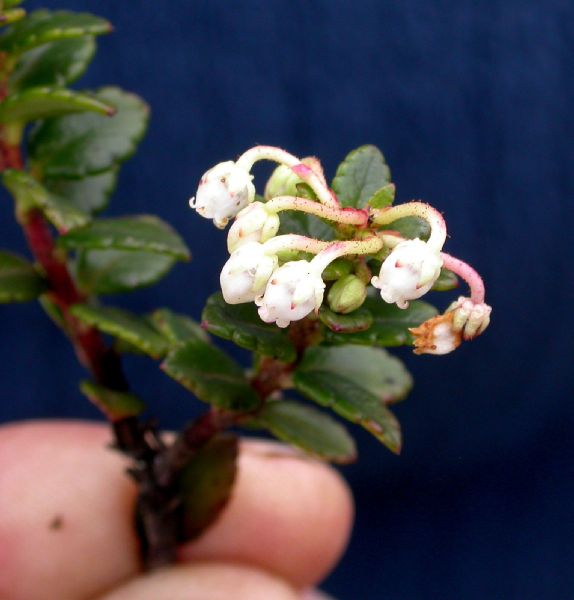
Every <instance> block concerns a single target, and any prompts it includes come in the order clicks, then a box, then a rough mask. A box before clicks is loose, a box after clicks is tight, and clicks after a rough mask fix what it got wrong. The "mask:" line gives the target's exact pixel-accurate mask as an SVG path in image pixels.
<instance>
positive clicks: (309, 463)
mask: <svg viewBox="0 0 574 600" xmlns="http://www.w3.org/2000/svg"><path fill="white" fill-rule="evenodd" d="M109 443H110V433H109V431H108V429H107V428H106V427H105V426H103V425H97V424H89V423H82V422H51V421H49V422H30V423H25V424H15V425H7V426H4V427H0V600H159V599H161V600H230V599H233V600H271V599H273V600H301V599H302V598H304V599H305V600H312V599H314V598H316V599H317V600H318V599H319V598H322V596H319V595H315V594H316V592H313V591H309V590H310V589H311V588H313V587H314V586H315V585H316V584H318V583H319V582H320V581H321V579H323V578H324V577H325V575H326V574H327V573H328V572H329V571H330V570H331V569H332V568H333V566H334V565H335V563H336V562H337V560H338V559H339V557H340V555H341V553H342V552H343V550H344V548H345V546H346V543H347V541H348V537H349V532H350V528H351V523H352V517H353V504H352V499H351V495H350V492H349V490H348V488H347V486H346V484H345V483H344V481H343V480H342V478H341V477H340V476H339V475H338V474H337V473H336V472H335V471H334V470H332V469H331V468H329V467H327V466H325V465H323V464H321V463H319V462H316V461H313V460H309V459H306V458H303V457H302V456H300V455H298V454H295V453H293V452H291V451H290V450H288V449H286V448H285V447H283V446H280V445H278V444H273V443H269V442H261V441H244V442H242V444H241V454H240V461H239V472H238V477H237V482H236V487H235V490H234V494H233V498H232V500H231V502H230V503H229V505H228V507H227V508H226V510H225V512H224V513H223V514H222V515H221V517H220V518H219V520H218V521H217V522H216V523H215V525H214V526H213V527H211V528H210V529H209V530H208V531H207V532H206V533H205V534H204V535H203V536H202V537H201V538H200V539H199V540H197V541H195V542H193V543H191V544H188V545H186V546H184V547H182V548H181V551H180V559H181V560H180V561H179V563H178V564H177V565H174V566H171V567H167V568H164V569H161V570H158V571H155V572H152V573H148V574H142V573H141V572H140V571H139V564H138V543H137V539H136V537H135V534H134V530H133V526H132V521H133V514H132V513H133V504H134V500H135V492H136V490H135V486H134V485H133V484H132V483H131V481H130V480H129V479H128V477H127V476H126V475H125V474H124V469H125V467H126V464H127V463H126V461H125V459H124V458H122V457H121V456H120V455H119V454H118V453H117V452H113V451H110V450H108V449H106V448H105V446H106V445H108V444H109ZM305 589H306V590H308V591H307V592H304V591H303V590H305Z"/></svg>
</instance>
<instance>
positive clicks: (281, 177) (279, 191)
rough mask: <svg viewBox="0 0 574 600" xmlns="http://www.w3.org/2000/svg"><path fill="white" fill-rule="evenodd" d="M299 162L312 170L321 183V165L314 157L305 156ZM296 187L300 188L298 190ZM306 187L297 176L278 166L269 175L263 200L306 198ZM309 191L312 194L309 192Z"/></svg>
mask: <svg viewBox="0 0 574 600" xmlns="http://www.w3.org/2000/svg"><path fill="white" fill-rule="evenodd" d="M301 162H302V163H303V164H304V165H307V166H308V167H309V168H310V169H312V170H313V171H314V172H315V174H316V175H317V176H319V177H320V178H321V179H322V180H323V181H324V180H325V176H324V174H323V167H321V163H320V162H319V160H318V159H317V158H315V157H314V156H307V157H305V158H303V159H302V160H301ZM298 186H300V187H299V188H298ZM306 186H307V184H305V183H304V182H303V180H302V179H301V178H300V177H299V176H298V175H296V174H295V173H293V171H292V170H291V169H290V168H289V167H287V166H285V165H279V166H278V167H277V168H276V169H275V170H274V171H273V173H271V177H270V178H269V180H268V181H267V185H266V186H265V194H264V195H265V199H266V200H269V199H271V198H277V196H298V197H306V196H307V193H306V190H305V187H306ZM309 191H310V192H311V193H312V191H311V190H309Z"/></svg>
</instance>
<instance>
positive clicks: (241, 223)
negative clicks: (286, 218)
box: [227, 202, 279, 252]
mask: <svg viewBox="0 0 574 600" xmlns="http://www.w3.org/2000/svg"><path fill="white" fill-rule="evenodd" d="M278 230H279V217H278V216H277V215H276V214H275V213H270V212H269V211H268V210H267V208H266V207H265V204H264V203H263V202H252V203H251V204H250V205H249V206H246V207H245V208H244V209H243V210H241V211H240V212H239V214H238V215H237V217H236V219H235V221H234V222H233V225H231V227H230V229H229V233H228V234H227V249H228V250H229V252H233V251H234V250H236V249H237V248H239V246H241V245H243V244H245V243H247V242H261V243H263V242H266V241H267V240H268V239H270V238H272V237H273V236H274V235H275V234H276V233H277V231H278Z"/></svg>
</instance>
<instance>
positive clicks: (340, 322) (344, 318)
mask: <svg viewBox="0 0 574 600" xmlns="http://www.w3.org/2000/svg"><path fill="white" fill-rule="evenodd" d="M319 319H320V320H321V323H323V324H324V325H326V326H327V327H328V328H329V329H330V330H331V331H334V332H335V333H355V332H358V331H366V330H367V329H369V327H371V325H372V324H373V315H372V314H371V312H370V311H368V310H367V309H365V308H364V306H362V307H361V308H358V309H357V310H354V311H353V312H352V313H349V314H347V315H341V314H339V313H336V312H333V311H331V310H329V309H328V308H327V307H325V306H322V307H321V310H320V311H319Z"/></svg>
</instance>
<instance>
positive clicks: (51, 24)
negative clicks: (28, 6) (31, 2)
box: [0, 10, 112, 54]
mask: <svg viewBox="0 0 574 600" xmlns="http://www.w3.org/2000/svg"><path fill="white" fill-rule="evenodd" d="M111 30H112V26H111V24H110V23H109V21H106V20H105V19H102V18H100V17H96V16H94V15H90V14H88V13H73V12H68V11H63V10H62V11H56V12H50V11H47V10H38V11H35V12H33V13H30V14H29V15H28V16H27V18H26V19H23V20H22V21H20V22H19V23H17V24H16V25H14V26H13V27H11V28H10V29H9V30H8V31H7V32H6V33H5V34H4V35H3V36H2V37H0V50H1V51H3V52H7V53H9V54H18V53H21V52H25V51H26V50H30V49H31V48H35V47H36V46H41V45H42V44H46V43H48V42H54V41H57V40H65V39H70V38H79V37H84V36H86V35H101V34H103V33H109V32H110V31H111Z"/></svg>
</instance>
